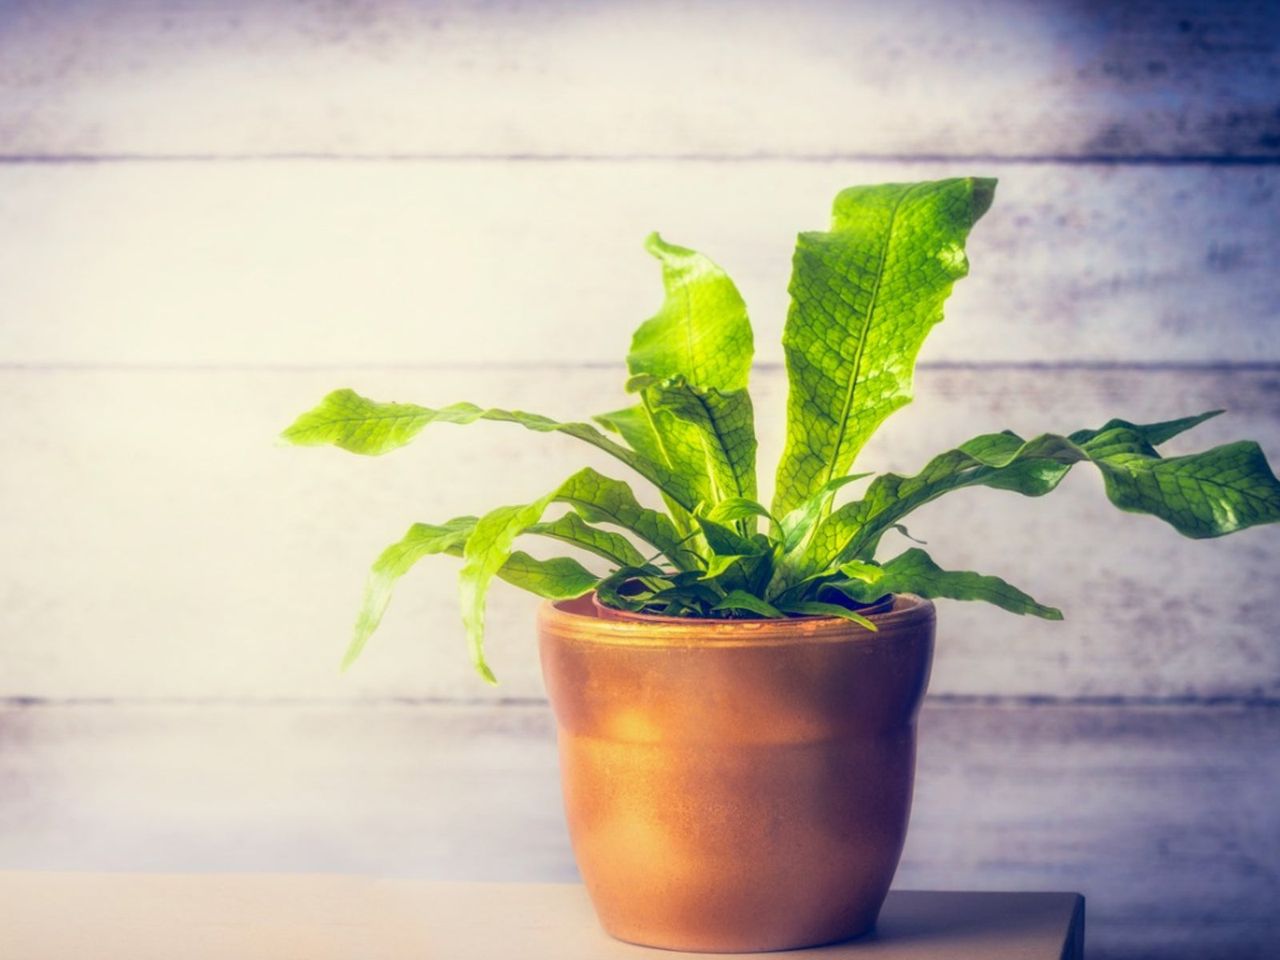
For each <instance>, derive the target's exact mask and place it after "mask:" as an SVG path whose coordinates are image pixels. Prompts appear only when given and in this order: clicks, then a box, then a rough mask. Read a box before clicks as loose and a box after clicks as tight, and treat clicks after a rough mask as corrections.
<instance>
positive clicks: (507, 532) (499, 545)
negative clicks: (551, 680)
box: [459, 491, 555, 683]
mask: <svg viewBox="0 0 1280 960" xmlns="http://www.w3.org/2000/svg"><path fill="white" fill-rule="evenodd" d="M554 499H555V491H552V492H551V493H549V494H547V495H546V496H545V497H542V498H541V499H539V500H535V501H533V503H526V504H516V505H512V506H504V507H498V508H496V509H494V510H490V511H489V512H488V513H486V514H485V515H484V516H483V517H481V518H480V519H479V520H478V521H477V522H476V525H475V529H474V530H473V531H472V532H471V536H470V537H469V538H468V539H467V543H466V546H465V547H464V548H463V553H462V572H461V574H460V577H459V595H460V598H461V602H462V623H463V626H464V628H465V629H466V633H467V644H468V646H469V647H470V649H471V662H472V664H473V665H474V666H475V668H476V670H477V671H478V672H479V674H480V676H482V677H483V678H484V679H485V680H486V681H488V682H489V683H497V682H498V679H497V677H495V676H494V675H493V671H492V670H491V669H489V664H488V663H487V662H486V661H485V658H484V611H485V602H486V600H487V598H488V592H489V583H490V582H491V581H492V580H493V578H494V576H496V575H497V573H498V571H499V570H501V569H502V565H503V564H504V563H506V562H507V559H508V558H509V557H510V556H511V544H512V543H513V542H515V539H516V537H518V536H520V534H522V533H524V532H525V531H526V530H528V529H529V528H530V527H532V526H533V525H534V524H535V523H537V522H538V521H539V520H541V519H542V514H543V512H544V511H545V510H546V509H547V507H548V506H550V504H551V501H552V500H554Z"/></svg>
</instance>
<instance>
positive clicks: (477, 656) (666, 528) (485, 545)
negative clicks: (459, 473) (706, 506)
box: [460, 467, 697, 683]
mask: <svg viewBox="0 0 1280 960" xmlns="http://www.w3.org/2000/svg"><path fill="white" fill-rule="evenodd" d="M553 502H561V503H567V504H569V505H570V506H572V507H573V508H574V509H575V510H576V511H577V512H578V513H580V514H581V515H582V516H583V518H584V519H586V520H589V521H592V522H595V523H614V524H617V525H619V526H622V527H624V528H626V529H628V530H631V531H632V532H634V533H636V534H637V535H638V536H640V537H641V538H643V539H644V540H646V541H648V542H649V543H652V544H653V545H654V546H656V547H658V548H659V549H660V550H663V551H664V552H667V551H670V552H669V553H668V556H669V557H670V558H671V559H672V561H673V562H677V563H679V562H681V561H686V560H687V561H688V562H690V563H692V564H694V565H697V558H696V556H687V555H686V551H685V550H684V548H683V547H682V546H681V545H680V543H679V540H678V539H677V535H676V532H675V528H674V527H673V526H672V524H671V521H670V519H668V518H667V517H666V516H665V515H663V514H661V513H658V512H657V511H655V510H649V509H647V508H645V507H642V506H640V504H639V503H637V502H636V499H635V496H634V495H633V494H632V493H631V488H630V487H628V486H627V485H626V484H625V483H622V482H621V481H619V480H613V479H611V478H609V477H606V476H603V475H602V474H600V473H597V472H596V471H595V470H593V469H591V468H590V467H585V468H583V469H582V470H579V471H578V472H577V473H575V474H574V475H573V476H571V477H570V478H569V479H568V480H566V481H565V482H564V483H562V484H561V485H560V486H559V487H557V488H556V489H555V490H553V491H551V492H550V493H548V494H547V495H546V496H545V497H542V498H541V499H538V500H535V501H534V502H533V503H528V504H517V505H513V506H504V507H498V508H497V509H495V510H491V511H489V513H487V514H485V515H484V516H483V517H481V518H480V519H479V520H478V521H477V522H476V525H475V529H474V530H473V531H472V533H471V536H470V538H469V539H467V541H466V546H465V548H464V550H463V565H462V573H461V584H460V590H461V596H462V618H463V624H464V625H465V627H466V631H467V640H468V642H469V644H470V646H471V654H472V660H473V662H474V664H475V667H476V669H477V670H478V671H479V672H480V675H481V676H482V677H484V678H485V679H486V680H488V681H489V682H490V683H494V682H496V680H495V679H494V676H493V672H492V671H491V670H490V669H489V666H488V664H487V663H486V662H485V659H484V609H485V600H486V597H487V594H488V589H489V583H490V581H492V579H493V577H494V576H495V575H497V574H498V573H499V571H500V570H501V569H502V568H503V565H504V564H505V563H506V562H507V560H508V559H509V557H510V556H511V545H512V544H513V543H514V542H515V540H516V538H517V537H519V536H521V535H522V534H525V533H529V532H541V533H545V532H546V527H547V526H550V527H555V523H552V524H549V525H546V526H543V525H542V524H541V521H542V515H543V514H544V513H545V512H546V510H547V507H548V506H550V504H552V503H553ZM569 523H572V521H570V522H569ZM540 527H542V529H539V528H540ZM584 527H585V525H584ZM555 529H556V532H557V533H560V534H564V533H566V532H567V531H568V530H569V529H570V526H569V524H568V523H566V524H564V525H563V526H560V527H555ZM573 529H574V530H576V531H577V532H579V533H583V529H584V528H583V527H577V526H576V525H575V526H574V527H573ZM584 535H585V534H584ZM589 543H590V544H591V546H588V547H587V549H592V548H593V547H595V548H600V547H601V546H602V545H604V544H606V543H607V548H608V549H610V550H618V551H619V552H621V550H622V548H621V547H620V546H619V544H618V543H616V542H613V541H606V540H602V539H595V538H592V539H591V540H590V541H589ZM580 545H583V546H586V544H585V543H584V544H580ZM677 558H678V559H677ZM641 559H642V560H643V557H642V558H641ZM623 569H624V570H630V569H631V568H630V567H627V566H625V565H624V566H623ZM642 572H643V573H644V575H648V574H649V573H650V572H651V568H648V567H647V566H646V567H645V568H644V570H643V571H642ZM576 585H577V584H576V583H575V587H576Z"/></svg>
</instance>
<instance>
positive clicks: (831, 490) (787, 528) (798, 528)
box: [781, 473, 871, 552]
mask: <svg viewBox="0 0 1280 960" xmlns="http://www.w3.org/2000/svg"><path fill="white" fill-rule="evenodd" d="M869 476H871V474H869V473H851V474H849V475H848V476H844V477H835V478H834V479H832V480H829V481H827V482H826V483H825V484H823V485H822V489H820V490H818V491H817V492H816V493H815V494H813V496H811V497H810V498H809V499H808V500H806V501H805V502H804V503H802V504H801V505H800V506H798V507H796V508H795V509H794V510H792V511H791V512H790V513H788V514H787V515H786V516H785V517H783V518H782V524H781V525H782V538H783V549H784V550H786V551H787V552H790V551H792V550H795V549H796V548H797V547H798V546H800V545H801V544H802V543H803V542H804V539H805V537H806V536H807V535H808V534H809V533H810V532H811V531H812V530H813V525H814V524H815V523H817V522H818V520H819V519H821V518H822V517H824V516H826V514H827V513H828V512H829V511H830V509H831V503H832V501H833V500H834V499H835V495H836V491H838V490H839V489H840V488H841V487H843V486H845V485H846V484H850V483H853V482H854V481H855V480H861V479H863V478H864V477H869Z"/></svg>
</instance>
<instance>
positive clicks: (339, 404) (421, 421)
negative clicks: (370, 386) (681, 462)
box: [281, 390, 699, 509]
mask: <svg viewBox="0 0 1280 960" xmlns="http://www.w3.org/2000/svg"><path fill="white" fill-rule="evenodd" d="M477 420H490V421H495V422H499V423H514V424H518V425H519V426H522V427H524V428H526V429H528V430H534V431H537V432H539V433H550V432H553V431H554V432H559V433H564V434H567V435H568V436H571V437H574V438H576V439H578V440H582V441H584V442H586V443H589V444H591V445H592V446H594V447H597V448H599V449H600V450H603V451H605V452H606V453H608V454H610V455H611V456H613V457H616V458H617V459H618V460H621V461H622V462H623V463H625V464H626V465H627V466H629V467H631V468H632V469H633V470H635V471H636V473H638V474H640V475H641V476H642V477H644V478H645V479H647V480H649V481H650V482H651V483H653V484H654V486H656V487H658V488H659V489H660V490H662V491H663V492H664V493H665V494H667V495H668V496H670V497H671V498H672V499H673V500H675V501H676V502H677V503H679V504H681V505H682V506H683V507H685V509H693V506H694V504H696V503H697V502H698V499H699V498H698V496H697V491H695V490H694V489H693V488H692V487H690V486H689V485H688V484H687V483H686V482H685V481H683V480H682V479H681V478H680V477H679V476H677V475H675V474H674V473H671V472H670V471H668V470H667V469H665V468H664V467H663V466H662V465H661V464H659V463H655V462H653V461H651V460H649V459H648V458H646V457H644V456H642V455H641V454H639V453H637V452H636V451H634V450H631V449H629V448H628V447H624V446H622V445H621V444H619V443H616V442H615V441H613V440H611V439H609V438H608V437H606V436H605V435H604V434H603V433H601V432H600V431H599V430H597V429H596V428H595V427H593V426H591V424H589V423H561V422H559V421H557V420H552V419H551V418H550V417H544V416H541V415H540V414H536V413H525V412H523V411H520V410H500V409H497V408H493V407H491V408H489V409H484V408H482V407H478V406H476V405H475V404H474V403H455V404H452V405H451V406H447V407H438V408H433V407H420V406H417V405H415V404H408V403H378V402H376V401H373V400H369V399H367V398H365V397H362V396H360V395H359V394H358V393H356V392H355V391H353V390H335V391H333V392H332V393H330V394H329V395H328V396H326V397H325V398H324V399H323V400H322V401H321V402H320V404H319V405H318V406H316V407H315V408H314V409H312V410H309V411H307V412H306V413H304V414H302V416H300V417H298V419H297V420H295V421H294V423H293V424H292V425H291V426H289V427H288V428H287V429H286V430H285V431H284V432H283V433H282V434H281V437H282V438H283V439H284V440H286V441H288V442H290V443H294V444H298V445H300V446H317V445H321V444H331V445H333V446H336V447H340V448H342V449H343V450H347V451H349V452H351V453H359V454H366V455H378V454H383V453H387V452H388V451H390V450H394V449H396V448H397V447H402V446H404V445H405V444H407V443H409V442H410V441H411V440H413V438H414V437H416V436H417V435H418V434H419V433H421V432H422V430H423V429H424V428H426V427H427V426H428V425H429V424H432V423H454V424H470V423H475V422H476V421H477Z"/></svg>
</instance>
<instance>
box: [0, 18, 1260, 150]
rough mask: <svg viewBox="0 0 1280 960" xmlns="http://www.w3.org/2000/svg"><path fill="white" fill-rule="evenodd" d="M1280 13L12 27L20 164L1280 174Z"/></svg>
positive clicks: (8, 77) (104, 22)
mask: <svg viewBox="0 0 1280 960" xmlns="http://www.w3.org/2000/svg"><path fill="white" fill-rule="evenodd" d="M1276 51H1277V40H1276V25H1275V18H1274V10H1273V9H1272V8H1271V6H1270V4H1268V3H1267V2H1265V0H1247V2H1233V3H1229V4H1213V5H1206V4H1203V3H1197V2H1195V0H1178V2H1172V3H1170V2H1153V0H1137V2H1133V0H1130V2H1124V3H1116V4H1106V5H1088V4H1083V5H1082V4H1074V3H1065V2H1047V3H1023V2H1018V0H977V2H971V3H964V4H954V3H938V2H936V0H900V2H896V3H893V4H884V3H876V2H874V0H860V2H853V3H848V2H845V3H836V2H830V0H805V2H793V3H786V4H778V3H768V2H763V0H752V2H749V3H734V4H733V5H732V7H731V8H730V7H726V6H724V5H722V4H715V3H678V2H658V3H652V2H643V3H642V2H638V0H631V2H613V3H599V4H587V5H583V4H574V3H570V2H566V0H556V2H551V3H546V2H515V3H503V4H497V5H494V4H486V3H480V2H456V0H455V2H446V3H429V4H416V3H410V2H406V0H366V2H361V3H358V4H340V3H330V2H324V0H309V2H307V0H304V2H296V3H289V4H280V3H274V4H261V3H253V2H251V0H220V2H219V3H216V4H208V3H199V2H194V0H184V2H178V3H164V4H159V3H155V2H136V0H135V2H129V3H118V2H117V3H111V4H101V3H89V4H81V5H78V6H75V7H69V6H68V5H66V4H49V3H39V2H8V3H5V4H3V5H2V6H0V64H3V68H2V72H0V84H2V85H3V87H4V92H5V96H4V97H3V98H0V150H3V151H4V152H6V153H9V154H47V153H55V154H61V153H74V154H122V153H123V154H156V153H159V154H174V153H177V154H192V153H195V154H217V155H235V154H246V153H248V154H255V153H263V152H283V153H294V154H296V153H392V154H400V153H445V154H467V153H494V154H500V155H518V154H564V153H573V154H587V155H617V154H632V155H633V154H704V155H705V154H730V155H756V154H761V153H764V154H777V153H781V154H789V155H791V154H797V153H800V154H806V155H824V154H831V153H845V154H849V153H852V154H861V155H866V154H877V155H884V154H895V155H901V154H921V153H923V154H950V155H954V154H981V155H993V154H994V155H1009V154H1015V155H1028V154H1030V155H1038V156H1044V155H1050V156H1053V155H1077V156H1078V155H1098V154H1106V155H1119V156H1133V155H1152V154H1156V155H1171V154H1172V155H1183V154H1188V153H1190V154H1196V155H1203V154H1214V155H1218V154H1226V155H1250V156H1258V155H1261V156H1267V157H1274V156H1276V155H1277V154H1278V153H1280V121H1278V120H1277V118H1276V116H1275V112H1274V109H1275V104H1274V96H1273V89H1274V81H1275V70H1276Z"/></svg>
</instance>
